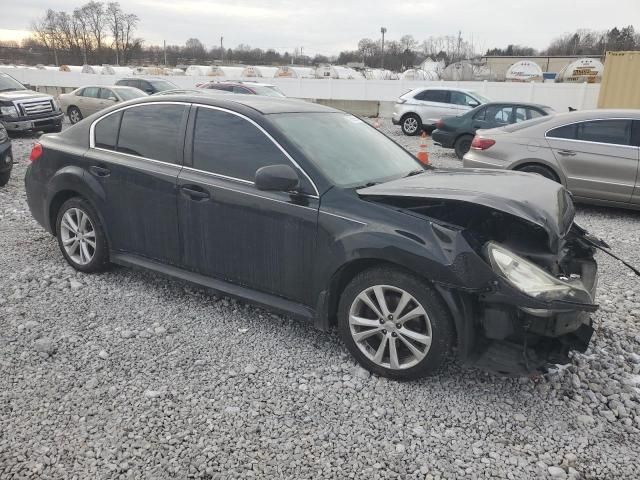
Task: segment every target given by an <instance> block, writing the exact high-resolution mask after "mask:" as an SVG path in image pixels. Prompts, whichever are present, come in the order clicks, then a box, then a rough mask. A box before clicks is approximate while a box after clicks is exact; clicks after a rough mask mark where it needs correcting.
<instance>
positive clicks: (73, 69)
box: [59, 65, 83, 73]
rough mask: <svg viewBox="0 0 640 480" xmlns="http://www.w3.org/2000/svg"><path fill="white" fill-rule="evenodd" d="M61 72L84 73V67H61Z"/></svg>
mask: <svg viewBox="0 0 640 480" xmlns="http://www.w3.org/2000/svg"><path fill="white" fill-rule="evenodd" d="M59 70H60V71H61V72H73V73H83V72H82V70H83V67H82V66H81V65H60V68H59Z"/></svg>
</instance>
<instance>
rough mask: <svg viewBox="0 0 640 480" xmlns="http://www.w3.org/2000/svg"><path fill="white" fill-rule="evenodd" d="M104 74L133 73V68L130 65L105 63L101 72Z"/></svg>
mask: <svg viewBox="0 0 640 480" xmlns="http://www.w3.org/2000/svg"><path fill="white" fill-rule="evenodd" d="M100 73H102V75H124V76H127V75H132V74H133V70H131V69H130V68H129V67H120V66H118V65H103V66H102V70H101V72H100Z"/></svg>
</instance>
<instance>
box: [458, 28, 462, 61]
mask: <svg viewBox="0 0 640 480" xmlns="http://www.w3.org/2000/svg"><path fill="white" fill-rule="evenodd" d="M461 44H462V31H461V30H458V58H457V60H458V61H460V60H462V58H460V46H461Z"/></svg>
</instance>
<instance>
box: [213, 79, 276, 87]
mask: <svg viewBox="0 0 640 480" xmlns="http://www.w3.org/2000/svg"><path fill="white" fill-rule="evenodd" d="M211 84H213V85H236V86H241V85H244V86H247V87H273V86H275V85H273V84H272V83H261V82H244V81H240V80H238V81H236V82H234V81H233V80H224V81H222V82H216V81H211V82H207V85H211Z"/></svg>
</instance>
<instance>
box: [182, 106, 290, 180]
mask: <svg viewBox="0 0 640 480" xmlns="http://www.w3.org/2000/svg"><path fill="white" fill-rule="evenodd" d="M282 164H287V165H288V164H290V162H289V159H288V158H287V157H286V156H285V155H284V153H282V151H281V150H280V149H279V148H278V147H277V146H276V145H275V144H274V143H273V142H272V141H271V139H269V138H268V137H267V136H266V135H265V134H264V133H262V132H261V131H260V130H259V129H258V128H256V127H255V125H253V124H251V123H249V122H248V121H247V120H245V119H244V118H241V117H239V116H237V115H233V114H231V113H228V112H223V111H220V110H214V109H210V108H198V112H197V115H196V125H195V130H194V135H193V168H196V169H198V170H203V171H205V172H211V173H216V174H219V175H224V176H227V177H231V178H235V179H241V180H247V181H251V182H253V179H254V177H255V173H256V170H258V169H259V168H261V167H264V166H267V165H282Z"/></svg>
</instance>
